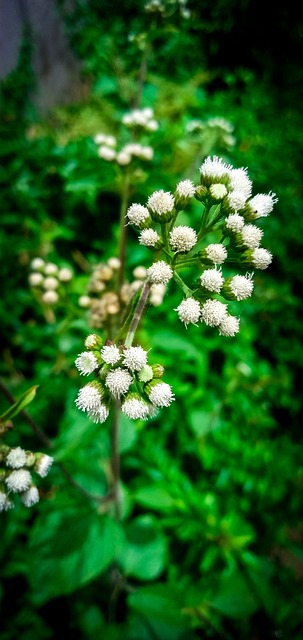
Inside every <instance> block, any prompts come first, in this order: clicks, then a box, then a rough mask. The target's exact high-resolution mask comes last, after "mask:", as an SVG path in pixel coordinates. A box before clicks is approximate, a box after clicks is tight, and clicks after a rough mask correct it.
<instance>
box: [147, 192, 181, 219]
mask: <svg viewBox="0 0 303 640" xmlns="http://www.w3.org/2000/svg"><path fill="white" fill-rule="evenodd" d="M174 204H175V201H174V198H173V196H172V194H171V193H170V192H169V191H163V189H160V191H155V192H154V193H152V195H151V196H149V198H148V201H147V206H148V209H149V210H150V211H151V212H152V213H158V214H159V215H162V214H166V213H168V212H171V211H172V210H173V208H174Z"/></svg>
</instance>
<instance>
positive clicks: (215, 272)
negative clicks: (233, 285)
mask: <svg viewBox="0 0 303 640" xmlns="http://www.w3.org/2000/svg"><path fill="white" fill-rule="evenodd" d="M200 283H201V286H202V287H204V288H205V289H207V290H208V291H213V292H214V293H220V290H221V287H222V286H223V283H224V278H223V276H222V273H221V271H220V270H219V269H206V270H205V271H204V272H203V273H202V275H201V276H200Z"/></svg>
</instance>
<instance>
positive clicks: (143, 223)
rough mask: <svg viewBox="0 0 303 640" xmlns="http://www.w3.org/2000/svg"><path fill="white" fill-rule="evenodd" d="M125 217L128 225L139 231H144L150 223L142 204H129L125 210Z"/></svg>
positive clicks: (147, 213)
mask: <svg viewBox="0 0 303 640" xmlns="http://www.w3.org/2000/svg"><path fill="white" fill-rule="evenodd" d="M126 216H127V218H128V221H129V222H130V224H133V225H134V226H135V227H138V228H139V229H145V228H146V227H148V225H149V224H150V222H151V218H150V215H149V211H148V209H147V208H146V207H144V206H143V205H142V204H137V203H134V204H131V205H130V207H128V209H127V212H126Z"/></svg>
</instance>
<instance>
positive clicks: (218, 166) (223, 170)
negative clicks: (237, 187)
mask: <svg viewBox="0 0 303 640" xmlns="http://www.w3.org/2000/svg"><path fill="white" fill-rule="evenodd" d="M230 170H231V165H227V164H225V162H223V160H221V158H218V157H217V156H214V157H213V158H211V157H208V158H206V160H204V162H203V164H202V165H201V167H200V173H201V176H202V177H203V178H208V179H211V181H212V182H216V180H218V179H220V178H222V177H223V176H228V175H229V172H230Z"/></svg>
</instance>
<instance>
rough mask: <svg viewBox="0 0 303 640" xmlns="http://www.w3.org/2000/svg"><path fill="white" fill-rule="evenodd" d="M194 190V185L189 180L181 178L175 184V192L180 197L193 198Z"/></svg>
mask: <svg viewBox="0 0 303 640" xmlns="http://www.w3.org/2000/svg"><path fill="white" fill-rule="evenodd" d="M195 192H196V187H195V185H194V183H193V182H192V181H191V180H181V182H178V184H177V186H176V193H177V194H178V196H180V197H181V198H182V197H183V198H193V197H194V195H195Z"/></svg>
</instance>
